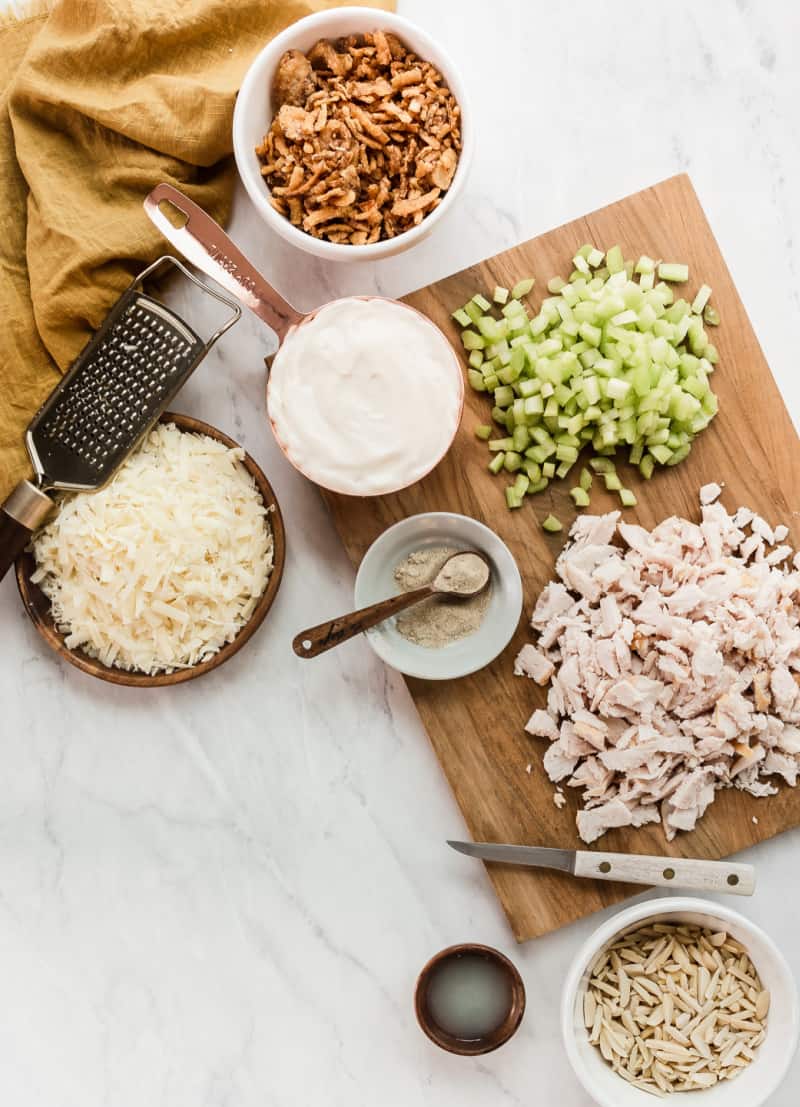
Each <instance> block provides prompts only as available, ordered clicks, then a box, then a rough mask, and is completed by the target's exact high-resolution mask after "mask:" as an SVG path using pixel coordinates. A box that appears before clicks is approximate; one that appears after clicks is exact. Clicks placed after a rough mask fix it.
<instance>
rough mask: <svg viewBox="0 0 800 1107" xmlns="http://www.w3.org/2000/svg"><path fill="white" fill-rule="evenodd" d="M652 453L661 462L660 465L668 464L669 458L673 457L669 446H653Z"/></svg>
mask: <svg viewBox="0 0 800 1107" xmlns="http://www.w3.org/2000/svg"><path fill="white" fill-rule="evenodd" d="M650 453H651V454H652V455H653V457H654V458H655V459H656V461H657V462H658V463H659V465H666V464H667V462H668V461H669V459H670V458H671V457H672V450H671V449H670V448H669V446H651V447H650Z"/></svg>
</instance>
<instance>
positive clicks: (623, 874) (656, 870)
mask: <svg viewBox="0 0 800 1107" xmlns="http://www.w3.org/2000/svg"><path fill="white" fill-rule="evenodd" d="M575 875H576V876H585V877H591V878H593V879H595V880H621V881H624V882H626V883H628V884H653V885H656V886H657V887H659V888H694V889H696V890H697V891H703V892H728V893H730V894H731V895H734V896H752V894H753V891H754V890H755V886H756V875H755V869H754V868H753V866H752V865H734V864H733V863H731V862H728V861H695V860H687V859H684V858H682V857H651V856H648V855H646V854H636V853H595V852H594V851H591V852H590V851H589V850H576V852H575Z"/></svg>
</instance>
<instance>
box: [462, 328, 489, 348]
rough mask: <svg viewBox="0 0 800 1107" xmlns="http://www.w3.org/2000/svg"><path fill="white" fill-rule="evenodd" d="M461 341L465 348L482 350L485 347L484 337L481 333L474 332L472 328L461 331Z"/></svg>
mask: <svg viewBox="0 0 800 1107" xmlns="http://www.w3.org/2000/svg"><path fill="white" fill-rule="evenodd" d="M461 341H462V343H463V345H464V349H465V350H483V349H485V347H486V339H485V338H484V337H483V335H480V334H476V333H475V331H473V330H468V331H463V332H462V334H461Z"/></svg>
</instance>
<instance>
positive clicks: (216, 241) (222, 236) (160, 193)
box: [144, 182, 304, 343]
mask: <svg viewBox="0 0 800 1107" xmlns="http://www.w3.org/2000/svg"><path fill="white" fill-rule="evenodd" d="M165 201H166V202H167V203H168V204H170V205H172V207H174V208H177V210H178V211H179V212H180V213H181V214H182V215H184V216H185V217H186V222H185V223H184V224H183V226H179V227H176V226H174V225H173V223H172V222H171V220H170V219H169V218H168V217H167V215H166V214H165V213H164V211H162V209H161V207H160V205H161V204H162V203H164V202H165ZM144 210H145V213H146V214H147V216H148V218H149V219H150V220H151V221H152V222H153V223H154V224H155V225H156V227H158V229H159V230H160V231H161V233H162V234H163V236H164V237H165V238H166V239H167V241H168V242H170V243H172V245H173V246H174V247H175V249H176V250H179V251H180V252H181V253H182V254H183V256H184V257H185V258H187V260H189V261H190V262H191V263H192V264H193V265H195V266H196V267H197V268H198V269H200V270H201V271H202V272H203V273H206V274H207V275H208V276H209V277H212V278H213V279H214V280H215V281H216V282H217V283H218V284H220V285H222V287H223V288H225V289H227V290H228V292H230V293H232V294H233V295H234V296H236V297H237V299H239V300H240V301H241V303H243V304H244V305H245V307H248V308H250V310H251V311H252V312H253V313H254V314H255V315H257V316H258V318H259V319H260V320H261V321H262V322H263V323H266V325H267V326H268V327H270V328H271V329H272V330H273V331H275V333H276V334H277V336H278V341H279V343H280V342H282V341H283V339H284V336H285V335H286V332H287V331H288V330H289V328H290V327H293V326H295V325H296V324H297V323H300V322H301V321H302V320H303V318H304V315H303V313H302V312H299V311H298V310H297V309H296V308H294V307H292V305H291V304H290V303H288V301H287V300H284V298H283V297H282V296H281V295H280V294H279V293H277V292H276V291H275V289H274V288H273V287H272V285H270V284H268V283H267V281H266V280H265V279H264V277H262V275H261V274H260V273H259V271H258V270H257V269H256V267H255V266H254V265H253V264H252V262H250V261H248V260H247V258H246V257H245V256H244V254H243V253H242V252H241V250H240V249H239V248H238V247H237V246H235V245H234V244H233V242H232V241H231V239H230V238H229V237H228V235H227V234H226V233H225V231H223V229H222V227H220V225H219V223H217V222H216V221H215V220H214V219H212V218H211V216H210V215H209V214H208V213H207V212H205V211H203V209H202V208H201V207H198V205H197V204H196V203H195V202H194V200H190V199H189V197H188V196H184V194H183V193H182V192H180V191H179V190H178V189H177V188H174V187H173V185H170V184H167V183H166V182H162V183H161V184H158V185H156V187H155V188H154V189H153V190H152V192H150V193H149V194H148V196H147V197H146V198H145V201H144Z"/></svg>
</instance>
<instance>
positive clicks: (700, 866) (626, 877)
mask: <svg viewBox="0 0 800 1107" xmlns="http://www.w3.org/2000/svg"><path fill="white" fill-rule="evenodd" d="M447 844H448V846H451V847H452V848H453V849H454V850H457V851H458V852H459V853H465V854H466V855H467V857H477V858H479V859H480V860H481V861H500V862H502V863H503V864H505V865H532V866H534V867H536V868H544V869H560V870H561V871H562V872H565V873H570V874H571V875H572V876H580V877H589V878H590V879H593V880H621V881H623V882H624V883H626V884H648V885H657V886H658V887H661V888H694V889H696V890H698V891H704V892H729V893H730V894H731V895H733V896H752V894H753V892H754V891H755V887H756V872H755V869H754V868H753V866H752V865H734V864H733V863H732V862H729V861H695V860H690V859H687V858H684V857H657V856H650V855H649V854H642V853H599V852H598V853H595V852H594V851H593V850H581V849H551V848H549V847H547V846H509V845H501V844H500V843H498V842H448V843H447Z"/></svg>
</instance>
